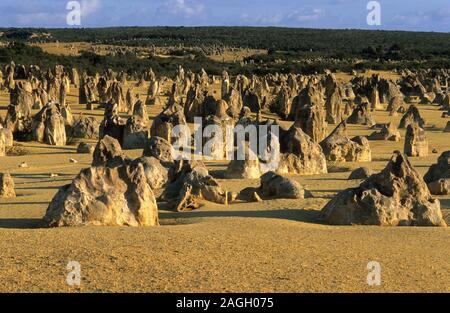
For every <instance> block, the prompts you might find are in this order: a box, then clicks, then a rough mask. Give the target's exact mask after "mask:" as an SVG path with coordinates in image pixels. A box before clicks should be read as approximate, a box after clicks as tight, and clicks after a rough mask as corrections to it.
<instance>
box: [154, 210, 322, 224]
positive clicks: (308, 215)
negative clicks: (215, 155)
mask: <svg viewBox="0 0 450 313" xmlns="http://www.w3.org/2000/svg"><path fill="white" fill-rule="evenodd" d="M159 217H160V218H162V219H166V218H167V219H175V218H209V217H211V218H214V217H250V218H276V219H285V220H291V221H296V222H305V223H314V224H323V222H322V220H321V219H320V211H316V210H303V209H295V210H294V209H289V210H287V209H284V210H283V209H280V210H261V211H201V210H199V211H190V212H180V213H177V212H159Z"/></svg>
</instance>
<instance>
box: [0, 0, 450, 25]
mask: <svg viewBox="0 0 450 313" xmlns="http://www.w3.org/2000/svg"><path fill="white" fill-rule="evenodd" d="M68 2H69V1H68V0H1V1H0V27H69V26H68V25H67V23H66V16H67V14H68V12H69V11H68V10H67V9H66V6H67V3H68ZM78 2H79V3H80V5H81V27H104V26H154V25H158V26H205V25H220V26H221V25H225V26H229V25H236V26H288V27H308V28H362V29H395V30H414V31H439V32H450V1H449V0H379V1H378V2H379V3H380V5H381V25H379V26H370V25H368V24H367V15H368V13H369V11H368V10H367V4H368V3H369V2H370V1H369V0H79V1H78Z"/></svg>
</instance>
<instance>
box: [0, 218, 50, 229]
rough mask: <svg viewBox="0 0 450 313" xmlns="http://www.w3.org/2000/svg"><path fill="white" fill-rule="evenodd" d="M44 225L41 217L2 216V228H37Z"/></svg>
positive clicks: (0, 224)
mask: <svg viewBox="0 0 450 313" xmlns="http://www.w3.org/2000/svg"><path fill="white" fill-rule="evenodd" d="M44 226H45V225H44V221H43V220H42V219H40V218H0V228H9V229H14V228H16V229H37V228H44Z"/></svg>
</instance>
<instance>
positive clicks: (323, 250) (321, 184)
mask: <svg viewBox="0 0 450 313" xmlns="http://www.w3.org/2000/svg"><path fill="white" fill-rule="evenodd" d="M76 95H78V90H77V89H75V88H71V93H70V96H69V98H68V102H69V104H70V106H71V109H72V112H73V113H74V115H76V114H78V113H79V112H81V111H82V107H81V106H80V105H78V102H77V96H76ZM7 103H8V94H6V93H5V92H2V93H1V94H0V114H1V116H4V115H5V113H6V105H7ZM160 111H161V108H160V107H151V109H150V113H151V115H152V116H155V115H156V114H157V113H159V112H160ZM420 111H421V114H422V116H423V117H424V118H425V119H426V121H427V124H429V125H430V124H433V125H434V127H428V128H426V131H427V137H428V140H429V145H430V152H431V150H432V149H437V151H438V153H434V154H432V153H430V155H429V156H428V157H422V158H410V161H411V162H412V164H413V165H414V166H415V168H416V169H417V170H418V171H419V172H420V173H421V174H424V173H425V172H426V171H427V169H428V168H429V166H430V165H431V164H433V163H436V160H437V158H438V156H439V155H440V154H441V153H442V152H443V151H445V150H449V149H450V136H449V135H447V134H445V133H443V132H442V130H443V128H444V127H445V123H446V121H445V119H442V118H441V113H442V112H441V111H439V110H438V109H437V107H434V106H427V105H420ZM34 113H35V112H34ZM84 114H85V115H91V116H95V117H96V118H97V119H98V120H101V119H102V116H103V112H102V111H100V110H94V111H88V112H86V111H84ZM374 117H375V120H376V121H377V123H383V122H388V121H390V120H393V121H394V122H395V123H398V122H399V120H400V118H401V114H400V115H399V116H396V117H389V116H388V112H385V111H377V112H374ZM286 125H289V124H288V123H287V124H286ZM333 127H334V126H333V125H330V126H329V129H328V131H329V132H330V131H331V130H332V129H333ZM372 131H373V130H370V129H369V127H366V126H357V125H349V135H350V136H354V135H368V134H370V133H371V132H372ZM400 132H401V134H402V136H404V134H405V130H404V129H401V130H400ZM92 143H95V142H94V141H92ZM20 145H21V147H20V148H23V149H25V150H26V154H25V155H20V156H7V157H2V158H0V172H10V173H11V175H12V177H13V179H14V181H15V186H16V188H15V189H16V193H17V197H16V198H13V199H0V238H1V241H0V281H1V282H2V283H1V284H0V292H13V291H19V292H30V291H34V292H449V291H450V283H449V282H450V262H449V259H450V245H449V239H450V237H449V235H450V232H449V229H448V228H442V227H430V228H425V227H378V226H345V227H342V226H330V225H325V224H320V223H319V222H318V214H319V211H320V210H321V208H322V207H323V206H324V205H325V204H326V203H327V202H328V201H329V200H330V198H331V197H332V196H334V195H335V194H336V193H337V192H338V191H340V190H343V189H345V188H348V187H354V186H357V185H358V184H359V181H356V180H347V177H348V176H349V174H350V172H351V171H352V170H353V169H355V168H357V167H360V166H366V167H369V168H371V169H372V170H375V171H379V170H381V169H382V168H384V167H385V165H386V163H387V161H388V160H389V158H390V157H391V155H392V152H393V151H394V150H401V151H403V140H402V141H400V142H390V141H371V142H370V145H371V148H372V154H373V162H370V163H346V164H342V165H341V166H339V167H338V169H337V170H335V171H333V172H332V173H329V174H327V175H315V176H293V178H294V179H295V180H297V181H299V182H300V183H301V184H302V185H305V186H306V188H307V189H309V190H311V192H312V193H313V195H314V198H308V199H304V200H284V199H283V200H281V199H278V200H267V201H263V202H259V203H244V202H237V203H233V204H231V205H228V206H225V205H218V204H213V203H207V204H206V205H205V206H204V207H202V208H200V209H199V210H196V211H192V212H185V213H175V212H171V211H165V210H161V209H160V210H159V217H160V223H161V226H159V227H137V228H134V227H129V228H128V227H98V226H97V227H94V226H93V227H75V228H69V227H63V228H43V227H42V226H43V224H42V221H41V218H42V217H43V216H44V214H45V211H46V209H47V206H48V204H49V202H50V201H51V199H52V197H53V196H54V195H55V193H56V192H57V190H58V188H59V187H61V186H63V185H65V184H69V183H70V182H71V181H72V179H73V178H74V177H75V176H76V175H77V174H78V172H79V171H80V169H82V168H86V167H89V165H90V163H91V161H92V156H91V155H84V154H76V143H73V144H72V145H67V146H65V147H55V146H48V145H44V144H39V143H35V142H28V143H20ZM126 153H127V154H128V155H130V156H133V157H137V156H140V155H141V154H142V151H141V150H131V151H127V152H126ZM70 158H74V159H76V160H77V161H78V163H70V162H69V159H70ZM21 162H26V163H27V164H28V165H29V167H28V168H19V167H18V165H19V164H20V163H21ZM226 164H227V163H226V161H224V162H207V165H208V169H209V170H210V173H211V174H212V175H213V176H214V177H216V178H218V179H219V181H220V183H221V184H223V186H224V187H226V189H227V190H229V191H236V192H238V191H240V190H241V189H243V188H245V187H248V186H258V185H259V180H229V179H223V176H222V175H223V171H224V169H225V168H226ZM51 174H57V176H55V175H53V176H55V177H51ZM438 198H439V199H440V201H441V206H442V212H443V214H444V217H445V219H446V221H447V224H449V223H450V196H442V197H438ZM69 261H77V262H79V263H80V265H81V285H80V286H75V287H71V286H69V285H68V284H67V283H66V276H67V274H68V270H67V268H66V266H67V263H68V262H69ZM370 261H377V262H379V263H380V264H381V270H382V272H381V286H369V285H368V284H367V281H366V277H367V274H368V272H369V270H367V268H366V267H367V263H368V262H370Z"/></svg>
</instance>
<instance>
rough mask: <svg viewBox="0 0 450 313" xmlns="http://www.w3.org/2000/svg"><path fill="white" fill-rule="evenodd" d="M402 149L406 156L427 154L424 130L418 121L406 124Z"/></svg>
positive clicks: (423, 155)
mask: <svg viewBox="0 0 450 313" xmlns="http://www.w3.org/2000/svg"><path fill="white" fill-rule="evenodd" d="M404 149H405V150H404V151H405V154H406V155H407V156H411V157H425V156H427V155H428V141H427V138H426V135H425V131H424V130H423V129H422V128H421V127H420V126H419V124H418V123H414V122H413V123H411V124H408V126H407V128H406V135H405V146H404Z"/></svg>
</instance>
